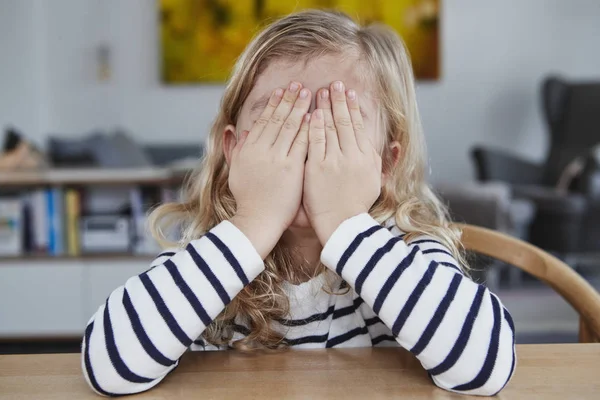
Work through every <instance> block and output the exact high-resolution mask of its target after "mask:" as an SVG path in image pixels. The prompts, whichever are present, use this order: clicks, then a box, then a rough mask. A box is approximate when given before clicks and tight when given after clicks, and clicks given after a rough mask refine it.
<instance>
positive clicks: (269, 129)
mask: <svg viewBox="0 0 600 400" xmlns="http://www.w3.org/2000/svg"><path fill="white" fill-rule="evenodd" d="M301 88H302V85H301V84H299V83H298V82H291V83H290V84H289V86H288V88H287V89H286V91H285V92H284V93H283V97H282V98H281V101H280V102H279V105H278V106H277V108H276V109H275V111H273V114H271V118H270V119H269V123H268V124H267V126H265V129H264V131H263V133H262V135H260V140H261V141H264V142H265V143H268V144H269V145H273V143H275V140H276V139H277V136H279V132H280V131H281V127H282V126H283V124H284V123H285V121H286V120H287V117H288V115H289V114H290V111H292V108H293V107H294V103H295V102H296V98H297V97H298V93H299V92H300V89H301Z"/></svg>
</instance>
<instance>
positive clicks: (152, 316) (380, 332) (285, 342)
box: [82, 11, 515, 395]
mask: <svg viewBox="0 0 600 400" xmlns="http://www.w3.org/2000/svg"><path fill="white" fill-rule="evenodd" d="M424 164H425V155H424V146H423V134H422V131H421V126H420V122H419V114H418V111H417V104H416V99H415V90H414V83H413V76H412V72H411V65H410V61H409V57H408V54H407V52H406V49H405V48H404V46H403V44H402V42H401V41H400V39H399V38H398V36H397V35H396V34H395V33H393V32H392V31H391V30H390V29H388V28H385V27H382V26H368V27H360V26H357V25H356V24H355V23H354V22H353V21H352V20H351V19H349V18H348V17H346V16H344V15H342V14H338V13H333V12H323V11H306V12H300V13H297V14H293V15H290V16H288V17H286V18H283V19H281V20H279V21H278V22H275V23H274V24H272V25H271V26H269V27H268V28H266V30H264V31H263V32H262V33H261V34H259V35H258V36H257V37H256V38H255V39H254V40H253V41H252V42H251V43H250V45H249V46H248V48H247V49H246V50H245V52H244V53H243V54H242V55H241V57H240V59H239V61H238V62H237V65H236V67H235V69H234V71H233V75H232V77H231V79H230V81H229V84H228V85H227V87H226V89H225V94H224V97H223V100H222V102H221V107H220V111H219V115H218V116H217V119H216V121H215V123H214V126H213V128H212V131H211V132H210V136H209V139H208V146H207V151H206V156H205V158H204V161H203V163H202V165H201V167H200V168H199V170H198V172H197V174H196V175H195V176H193V177H192V178H191V179H190V181H189V187H188V190H187V193H186V197H185V200H184V201H183V202H182V203H179V204H166V205H163V206H161V207H159V208H158V209H157V210H156V211H155V212H154V214H153V216H152V217H153V221H154V227H155V230H156V232H158V233H159V235H158V236H160V237H162V235H160V233H161V232H163V229H161V226H162V228H165V224H166V225H168V223H175V224H177V225H178V226H179V227H182V228H183V229H182V235H181V240H180V242H179V243H178V245H177V246H176V247H177V249H175V250H173V251H168V252H164V253H162V254H160V255H159V256H158V258H157V259H156V260H155V261H154V262H153V263H152V265H151V268H150V269H149V270H148V271H146V272H144V273H142V274H141V275H139V276H135V277H133V278H130V279H129V280H127V282H125V285H124V286H121V287H119V288H117V289H116V290H115V291H114V292H113V293H112V294H111V295H110V297H109V298H108V300H107V301H106V303H105V304H103V305H102V306H100V309H99V310H98V312H97V313H96V314H95V315H94V316H93V317H92V319H91V320H90V322H89V324H88V326H87V329H86V331H85V337H84V340H83V348H82V358H83V360H82V362H83V371H84V374H85V377H86V379H87V381H88V382H89V384H90V385H91V387H92V388H93V389H94V390H95V391H96V392H98V393H100V394H104V395H118V394H128V393H137V392H141V391H144V390H148V389H150V388H151V387H153V386H155V385H156V384H158V383H159V382H160V381H161V380H162V379H163V378H164V377H165V376H166V375H167V374H168V373H169V372H170V371H172V370H173V369H174V368H175V367H176V366H177V363H178V360H179V358H180V357H181V356H182V355H183V353H185V352H186V350H188V349H191V350H221V349H228V348H234V349H240V350H250V349H260V348H270V349H273V348H280V347H292V348H331V347H360V346H398V345H399V346H402V347H404V348H406V349H408V350H410V351H411V352H412V353H413V354H414V355H415V356H417V357H418V359H419V360H420V362H421V363H422V365H423V367H424V368H426V369H427V371H428V372H429V374H430V376H431V377H432V379H433V381H434V382H435V384H436V385H438V386H440V387H442V388H445V389H448V390H451V391H456V392H464V393H469V394H479V395H490V394H494V393H496V392H498V391H499V390H501V389H502V388H503V387H504V386H505V385H506V383H507V382H508V380H509V379H510V377H511V375H512V373H513V370H514V366H515V352H514V327H513V323H512V320H511V317H510V315H509V313H508V311H507V310H506V309H505V308H504V307H503V306H502V304H501V303H500V301H499V300H498V298H497V297H496V296H495V295H494V294H492V293H490V291H489V290H487V289H486V288H485V287H483V286H480V285H477V284H475V283H474V282H472V281H471V280H470V279H469V278H468V277H467V276H466V274H465V271H464V268H465V267H464V263H462V262H460V261H461V257H460V254H459V251H458V247H459V242H458V240H459V235H460V233H459V232H457V231H455V230H454V229H452V228H451V227H450V225H449V221H448V219H447V217H446V212H445V210H444V208H443V206H442V205H441V203H440V202H439V200H438V199H437V198H436V197H435V196H434V195H433V193H432V191H431V190H430V189H429V187H428V186H427V184H426V183H425V179H424V169H425V167H424ZM399 379H401V377H399Z"/></svg>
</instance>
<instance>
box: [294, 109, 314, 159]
mask: <svg viewBox="0 0 600 400" xmlns="http://www.w3.org/2000/svg"><path fill="white" fill-rule="evenodd" d="M309 125H310V114H304V117H302V124H301V125H300V131H299V132H298V134H297V135H296V138H295V139H294V144H292V148H291V149H290V156H292V157H295V158H297V159H299V160H300V161H302V162H304V161H306V155H307V154H308V129H309Z"/></svg>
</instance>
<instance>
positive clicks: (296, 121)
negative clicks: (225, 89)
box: [229, 82, 311, 259]
mask: <svg viewBox="0 0 600 400" xmlns="http://www.w3.org/2000/svg"><path fill="white" fill-rule="evenodd" d="M310 103H311V93H310V90H308V89H306V88H304V89H303V88H302V87H301V85H300V84H299V83H297V82H292V83H290V85H289V87H288V89H287V90H285V92H284V91H283V89H277V90H275V91H274V92H273V93H272V95H271V98H270V99H269V103H268V104H267V106H266V108H265V109H264V111H263V113H262V114H261V116H260V118H258V119H257V120H256V122H255V123H254V126H253V127H252V129H251V130H250V132H248V131H244V132H242V133H241V134H240V137H239V139H238V143H237V144H236V146H235V148H234V149H233V151H232V154H231V161H230V166H229V189H230V190H231V193H232V194H233V197H234V198H235V200H236V204H237V210H236V214H235V216H234V217H233V218H232V219H231V222H232V223H233V224H234V225H236V226H237V227H238V228H239V229H240V230H241V231H242V232H243V233H244V234H245V235H246V237H248V239H250V241H251V242H252V244H253V245H254V247H255V249H256V250H257V252H258V253H259V254H260V255H261V257H262V258H263V259H264V258H266V256H267V255H268V254H269V253H270V252H271V250H272V249H273V247H275V245H276V244H277V242H278V241H279V239H280V237H281V235H282V234H283V232H284V231H285V230H286V229H287V228H288V226H289V225H290V224H291V223H292V221H293V219H294V217H295V216H296V213H297V212H298V209H299V208H300V202H301V200H302V187H303V181H304V162H305V160H306V155H307V151H308V122H309V118H310V116H309V114H307V112H308V110H309V107H310Z"/></svg>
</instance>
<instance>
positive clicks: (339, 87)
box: [333, 81, 344, 92]
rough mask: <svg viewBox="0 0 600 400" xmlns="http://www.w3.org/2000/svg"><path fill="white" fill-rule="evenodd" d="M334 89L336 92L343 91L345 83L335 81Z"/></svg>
mask: <svg viewBox="0 0 600 400" xmlns="http://www.w3.org/2000/svg"><path fill="white" fill-rule="evenodd" d="M333 90H335V91H336V92H341V91H342V90H344V84H343V83H342V82H340V81H337V82H334V84H333Z"/></svg>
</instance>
